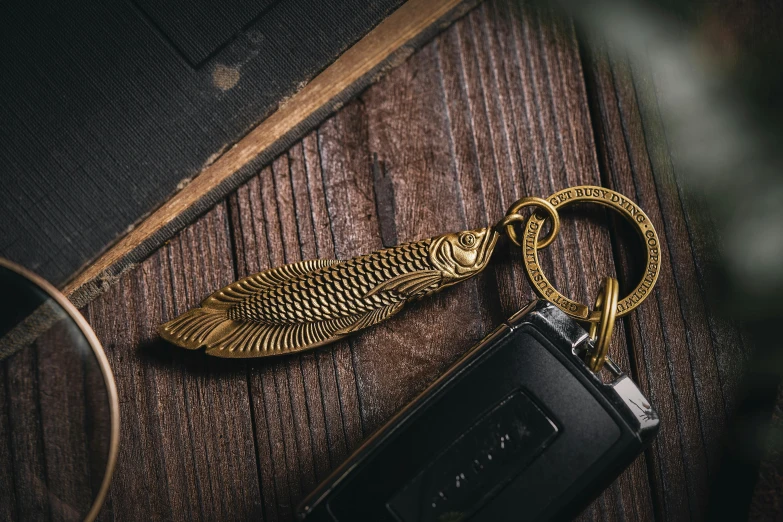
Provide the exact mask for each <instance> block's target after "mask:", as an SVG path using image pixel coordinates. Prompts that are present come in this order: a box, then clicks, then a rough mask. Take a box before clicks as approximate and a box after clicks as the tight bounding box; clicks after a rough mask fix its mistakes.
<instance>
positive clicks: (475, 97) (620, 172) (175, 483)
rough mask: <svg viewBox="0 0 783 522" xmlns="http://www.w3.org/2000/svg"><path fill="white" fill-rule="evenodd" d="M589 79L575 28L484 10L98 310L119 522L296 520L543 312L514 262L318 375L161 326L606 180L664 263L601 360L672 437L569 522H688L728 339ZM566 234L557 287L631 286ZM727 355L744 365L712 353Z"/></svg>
mask: <svg viewBox="0 0 783 522" xmlns="http://www.w3.org/2000/svg"><path fill="white" fill-rule="evenodd" d="M586 67H587V69H586V71H585V70H583V63H582V60H581V58H580V53H579V45H578V42H577V38H576V36H575V31H574V28H573V26H572V24H570V23H569V22H568V21H564V20H561V19H558V18H555V17H553V16H552V15H551V13H548V12H542V11H538V10H536V9H533V8H530V7H525V6H522V5H520V4H519V3H518V2H514V1H510V0H509V1H501V0H498V1H492V2H486V3H484V4H482V5H481V6H480V7H478V8H477V9H476V10H474V11H472V12H471V13H470V14H469V15H468V16H467V17H465V18H463V19H462V20H460V21H458V22H457V23H456V24H454V25H453V26H452V27H450V28H449V29H448V30H447V31H445V32H444V33H443V34H442V35H440V36H439V37H437V38H436V39H435V40H434V41H432V42H431V43H430V44H428V45H427V46H425V47H424V48H422V49H421V50H420V51H418V52H417V53H415V54H413V55H412V56H411V57H410V58H409V59H408V60H407V61H406V62H404V63H403V64H401V65H400V66H399V67H398V68H396V69H395V70H393V71H392V72H391V73H390V74H389V75H388V76H387V77H386V78H385V79H384V80H382V81H381V82H380V83H378V84H376V85H375V86H373V87H371V88H370V89H368V90H367V91H365V92H364V93H363V94H362V95H361V96H360V97H359V98H358V99H357V100H355V101H353V102H351V103H349V104H347V105H346V106H345V107H343V108H342V109H341V110H340V111H339V112H337V113H336V114H335V115H334V116H333V117H331V118H330V119H329V120H327V121H326V122H324V123H323V125H321V126H320V128H318V129H317V131H315V132H312V133H310V134H309V135H307V136H306V137H305V138H304V139H303V140H302V141H301V142H298V143H296V144H294V145H293V146H292V147H291V148H290V150H288V151H287V152H286V153H285V154H283V155H281V156H280V157H279V158H277V159H276V160H275V161H274V162H273V163H272V164H271V165H270V166H268V167H266V168H264V169H263V170H261V171H260V172H259V173H258V174H257V175H256V176H254V177H253V178H252V179H251V180H250V181H248V182H247V183H245V184H244V185H242V186H241V187H240V188H239V189H238V190H237V191H236V192H235V193H234V194H232V195H230V196H229V197H228V198H227V200H226V201H225V202H221V203H220V204H219V205H218V206H216V207H215V208H214V209H213V210H212V211H210V212H209V213H208V214H207V215H205V216H204V217H203V218H202V219H200V220H199V221H198V222H196V223H194V224H193V225H191V226H189V227H188V228H187V229H186V230H185V231H183V232H182V233H181V234H180V235H179V236H178V237H177V238H175V239H174V240H172V241H171V242H170V243H169V244H168V245H166V246H165V247H163V248H161V249H160V250H159V251H157V252H156V253H154V254H153V255H152V256H151V257H150V258H148V259H147V260H146V261H144V262H143V263H142V264H141V266H140V267H139V268H138V269H137V270H135V271H133V272H130V273H127V274H124V275H123V276H122V277H120V282H119V284H118V285H116V286H114V287H113V288H111V289H110V291H109V292H108V293H107V294H105V295H103V296H101V297H99V298H98V299H97V300H96V301H94V302H93V303H92V304H90V305H89V306H88V307H87V315H88V318H89V320H90V321H91V323H92V324H93V326H94V328H95V330H96V332H97V334H98V336H99V338H100V339H101V340H102V341H103V342H104V344H105V345H106V348H107V352H108V353H109V357H110V360H111V363H112V365H113V367H114V369H115V373H116V375H117V379H118V388H119V392H120V400H121V404H122V408H123V411H122V419H123V439H122V446H121V450H120V458H119V465H118V469H117V475H116V477H115V480H114V483H113V485H112V490H111V495H110V505H109V506H108V508H107V509H108V510H110V511H111V514H112V515H113V516H114V517H115V518H121V519H124V518H127V519H139V518H155V519H180V518H184V519H223V518H238V519H242V518H249V517H255V518H263V520H273V521H287V520H292V514H293V510H294V507H295V504H296V503H297V502H298V501H299V500H300V499H301V498H302V496H303V495H305V494H306V493H307V492H308V491H310V490H311V489H312V488H313V487H314V485H315V484H316V483H317V482H318V480H320V479H321V478H323V477H324V476H325V475H326V474H327V473H328V471H329V470H330V469H333V468H334V467H335V466H337V465H338V464H339V463H340V462H341V461H342V460H343V459H344V458H345V457H346V456H347V455H348V453H349V452H350V451H351V450H353V449H354V448H356V447H357V446H358V445H359V444H360V442H361V440H362V439H363V438H364V437H366V436H367V435H368V434H369V433H370V432H371V431H372V430H373V429H375V428H376V427H377V426H378V425H380V424H381V423H382V422H383V421H384V420H386V419H387V418H388V417H389V416H390V415H391V414H393V412H394V411H396V410H397V409H398V408H399V407H400V406H402V405H403V404H404V403H405V402H406V401H408V400H410V399H411V398H412V397H413V396H414V395H415V394H416V392H417V391H419V390H421V389H422V388H424V387H425V386H426V385H427V384H428V383H429V382H431V381H432V380H433V379H434V378H435V377H436V376H437V375H438V374H439V373H440V372H441V371H442V370H443V369H444V368H445V367H446V366H447V365H448V364H449V363H450V362H451V361H453V360H454V358H456V357H457V356H458V355H459V354H461V353H463V352H464V351H465V350H466V349H468V348H469V347H470V346H471V345H472V344H474V343H475V342H476V341H477V340H479V339H480V338H481V337H482V336H483V335H484V334H486V333H487V332H488V331H490V330H491V329H492V328H493V327H494V326H495V325H496V324H497V323H498V322H499V321H501V320H502V319H503V318H504V317H507V316H508V315H510V314H512V313H513V312H515V311H516V310H518V309H519V308H520V307H521V306H523V305H524V304H525V303H526V302H527V301H528V300H529V299H530V298H532V297H533V293H532V291H531V289H530V286H529V284H528V283H527V281H526V279H525V277H524V275H523V272H522V270H521V253H520V252H519V251H518V249H515V248H512V247H511V246H510V245H507V244H505V245H500V246H499V247H498V253H497V254H496V258H495V259H494V260H493V262H492V264H491V266H490V267H489V268H488V269H487V270H486V271H485V273H483V274H482V275H480V276H478V277H476V278H475V279H473V280H471V281H470V282H467V283H464V284H462V285H459V286H457V287H454V288H452V289H450V290H448V291H446V292H444V293H442V294H440V295H438V296H436V297H434V298H431V299H428V300H426V301H423V302H421V303H418V304H415V305H413V306H411V307H409V308H408V309H406V310H405V311H404V312H402V313H401V314H400V315H399V316H396V317H394V318H392V319H391V320H390V321H388V322H386V323H384V324H381V325H379V326H377V327H374V328H372V329H369V330H367V331H365V332H362V333H360V334H359V335H355V336H352V337H351V338H349V339H348V340H346V341H342V342H340V343H337V344H334V345H331V346H327V347H324V348H320V349H317V350H315V351H312V352H309V353H304V354H299V355H293V356H287V357H282V358H279V359H271V360H250V361H234V360H230V361H224V360H217V359H212V358H208V357H206V356H204V355H203V354H201V353H193V352H185V351H183V350H179V349H176V348H174V347H170V346H167V345H165V344H164V343H162V342H160V341H159V340H157V339H156V337H155V335H154V328H155V326H156V325H157V324H159V323H160V322H162V321H164V320H167V319H169V318H172V317H173V316H175V315H176V314H178V313H180V312H182V311H184V310H185V309H186V308H188V307H190V306H192V305H194V304H196V303H197V302H198V301H199V300H200V299H202V298H203V297H205V296H206V295H207V294H208V293H209V292H210V291H211V290H214V289H216V288H218V287H220V286H221V285H223V284H225V283H227V282H228V281H230V280H232V279H234V278H236V277H240V276H243V275H246V274H249V273H252V272H255V271H258V270H263V269H265V268H268V267H272V266H277V265H281V264H283V263H289V262H293V261H297V260H300V259H308V258H314V257H322V258H347V257H351V256H353V255H357V254H360V253H365V252H369V251H371V250H374V249H377V248H380V247H382V246H384V245H385V246H389V245H392V244H396V243H398V242H402V241H408V240H413V239H417V238H422V237H427V236H431V235H434V234H439V233H443V232H446V231H451V230H459V229H463V228H467V227H479V226H485V225H486V224H488V223H492V222H494V221H496V220H497V219H499V218H500V217H501V216H502V215H503V213H504V212H505V209H506V208H507V207H508V206H509V205H510V204H511V203H512V202H513V201H514V200H516V199H517V198H519V197H522V196H525V195H546V194H549V193H551V192H553V191H555V190H558V189H561V188H563V187H566V186H570V185H576V184H586V183H589V184H601V182H602V180H603V181H604V182H605V183H607V184H608V185H610V186H612V187H614V188H616V189H617V190H620V191H621V192H624V193H626V194H628V195H629V196H631V197H633V198H634V199H635V200H637V201H638V202H639V203H640V205H641V206H642V207H643V208H644V209H645V210H646V211H648V212H649V214H650V216H651V218H652V220H653V222H654V223H655V225H656V227H657V228H658V229H659V232H660V233H661V238H662V240H664V241H665V242H667V243H668V245H666V246H665V249H664V251H663V254H664V259H665V265H664V268H663V271H662V276H661V282H660V283H659V287H658V289H657V290H656V292H655V294H654V296H653V298H651V299H649V300H648V301H647V302H646V303H645V304H644V305H642V307H641V308H640V310H639V311H638V312H635V313H634V314H632V315H631V316H630V318H629V319H628V320H627V321H623V322H622V323H621V324H619V325H618V328H617V330H616V334H615V338H614V339H613V343H612V347H611V354H612V357H613V358H614V359H615V360H616V361H617V362H618V364H619V365H620V366H621V367H622V368H624V369H627V370H629V371H632V372H633V374H634V376H635V377H636V379H637V380H638V381H639V382H640V384H641V385H642V387H643V389H644V390H645V391H646V392H648V393H649V394H650V395H651V398H652V399H653V400H654V403H655V405H656V406H657V407H658V409H659V410H660V411H661V413H662V416H663V419H664V422H665V424H664V429H663V432H662V433H661V436H660V438H659V439H658V442H657V443H656V445H655V446H654V447H653V449H652V450H651V451H650V452H649V453H648V454H647V455H645V456H643V457H641V458H640V459H637V461H636V462H634V464H633V465H632V466H631V467H630V468H629V470H627V471H626V472H625V473H624V474H623V475H622V476H621V477H620V478H619V479H618V481H616V483H615V484H613V485H612V486H611V487H610V488H609V489H608V490H607V491H606V492H605V493H604V494H603V495H602V496H601V497H600V498H599V499H598V500H597V501H596V502H595V503H594V504H593V505H592V506H591V507H590V508H589V509H588V510H587V511H586V512H585V513H584V514H583V515H582V516H581V519H582V520H653V519H654V518H656V517H655V515H656V514H657V515H658V518H659V519H661V520H679V519H683V518H688V517H694V518H699V516H700V514H701V513H702V511H701V510H702V509H703V507H704V502H705V501H706V487H707V484H708V479H709V475H710V473H712V471H713V469H714V465H715V462H716V459H717V456H718V455H719V452H720V444H721V437H722V429H723V423H724V422H725V419H726V416H727V412H728V411H729V410H730V408H731V404H732V402H731V401H732V399H733V394H734V393H735V388H736V385H737V381H736V379H737V372H738V371H739V370H738V369H737V368H738V366H739V363H741V361H742V358H743V354H744V348H743V345H742V342H741V341H742V340H741V338H740V337H739V336H738V335H737V334H736V331H735V330H734V329H733V328H731V327H730V325H724V324H723V323H719V322H718V320H717V319H716V318H715V317H714V316H713V314H712V312H711V311H710V310H709V309H708V308H707V307H706V305H705V301H704V297H703V291H702V289H701V288H700V286H699V281H700V278H701V275H702V273H701V271H702V267H703V263H704V261H703V259H702V257H701V256H702V254H703V252H702V253H700V252H701V250H699V248H700V247H696V248H694V249H693V250H689V249H686V248H683V247H682V245H688V244H690V243H689V241H690V239H691V238H692V237H693V236H694V235H695V233H694V231H693V230H692V229H691V228H690V227H692V226H693V225H692V223H691V221H689V220H688V219H687V217H688V216H689V214H687V212H686V210H685V207H686V206H687V205H683V204H682V202H681V200H680V196H679V193H678V192H677V191H676V190H674V191H673V190H672V186H674V187H676V183H674V182H673V181H672V180H671V173H668V174H667V171H666V168H665V165H664V164H661V163H656V162H660V159H657V160H656V159H653V160H650V159H649V157H648V156H654V154H653V152H654V151H651V150H650V148H651V143H652V144H653V145H655V144H657V143H658V142H657V141H655V139H653V138H651V137H650V136H651V134H649V133H650V132H651V129H652V128H651V127H650V122H649V121H648V120H647V119H646V118H647V115H646V113H644V112H643V111H640V110H639V109H638V107H637V104H638V101H637V100H636V98H635V96H636V94H635V92H636V89H637V85H636V84H635V83H634V79H635V78H636V77H635V76H633V74H634V71H630V70H628V68H627V66H626V67H625V68H624V69H623V66H622V64H621V63H615V62H612V61H610V60H609V59H608V58H607V57H606V56H605V55H604V54H600V53H598V54H595V55H591V56H590V61H589V62H587V66H586ZM624 71H625V72H624ZM585 73H587V77H588V79H589V82H588V84H587V86H586V85H585V81H584V79H585ZM622 74H626V75H627V77H628V78H630V79H629V80H622V78H623V76H622ZM618 78H620V80H618ZM588 93H589V96H588ZM590 103H592V104H594V105H595V111H594V112H593V115H592V117H591V113H590V111H589V110H588V107H589V104H590ZM594 136H595V137H594ZM596 139H597V142H598V147H596ZM651 140H653V141H652V142H651ZM656 157H657V158H660V157H661V156H660V155H658V156H656ZM599 160H600V161H599ZM599 165H600V169H599ZM667 176H668V177H667ZM563 217H564V226H563V229H562V232H561V235H560V237H559V238H558V239H557V241H556V242H555V243H554V244H553V245H552V246H551V247H550V248H548V249H547V250H546V251H544V252H543V253H542V263H543V266H544V268H545V269H546V270H547V271H548V273H549V274H550V275H551V279H552V281H553V282H554V284H555V285H556V286H558V287H559V288H561V289H562V290H563V291H564V292H565V293H566V294H568V295H570V296H573V297H574V298H576V299H578V300H581V301H584V302H592V300H593V298H594V296H595V293H596V291H597V288H598V286H599V284H600V282H601V279H602V277H603V276H604V275H606V274H614V273H616V270H615V263H616V262H617V263H619V266H620V267H621V269H620V270H619V275H620V277H621V278H622V279H623V280H624V283H625V286H627V283H628V281H629V279H630V278H631V277H633V275H634V263H633V262H632V259H630V258H629V256H628V255H627V254H626V249H625V247H624V244H625V243H624V242H625V241H626V239H627V238H626V237H625V236H624V230H623V228H622V227H620V226H619V225H618V224H616V223H615V222H614V221H613V219H612V218H611V217H608V216H607V215H606V213H605V212H603V211H601V210H595V209H590V208H585V209H581V210H578V211H574V212H568V213H566V214H564V216H563ZM630 240H633V238H631V239H630ZM705 255H706V254H705ZM625 286H624V287H623V288H625ZM721 340H723V341H721ZM726 340H732V341H736V344H733V345H732V346H731V347H728V348H727V349H725V350H724V349H719V345H720V346H722V345H721V344H720V343H722V342H728V341H726ZM719 341H720V342H719Z"/></svg>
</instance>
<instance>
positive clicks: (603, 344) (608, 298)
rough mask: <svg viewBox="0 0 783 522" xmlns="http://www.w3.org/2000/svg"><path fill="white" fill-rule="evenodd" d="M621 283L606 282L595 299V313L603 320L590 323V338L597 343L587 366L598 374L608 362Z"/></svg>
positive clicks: (607, 279)
mask: <svg viewBox="0 0 783 522" xmlns="http://www.w3.org/2000/svg"><path fill="white" fill-rule="evenodd" d="M619 290H620V283H618V282H617V279H615V278H614V277H607V278H606V279H605V280H604V285H603V288H601V291H600V292H599V293H598V297H596V299H595V306H594V308H595V311H596V312H600V314H601V318H600V319H599V320H598V322H597V323H590V332H589V333H590V338H591V339H592V340H593V341H594V342H595V348H594V350H593V353H592V354H588V359H587V366H588V367H589V368H590V369H591V370H592V371H593V372H598V371H599V370H600V369H601V368H603V366H604V363H605V362H606V356H607V354H608V353H609V342H610V341H611V340H612V332H613V331H614V323H615V321H616V320H617V297H618V294H619ZM596 334H597V335H596Z"/></svg>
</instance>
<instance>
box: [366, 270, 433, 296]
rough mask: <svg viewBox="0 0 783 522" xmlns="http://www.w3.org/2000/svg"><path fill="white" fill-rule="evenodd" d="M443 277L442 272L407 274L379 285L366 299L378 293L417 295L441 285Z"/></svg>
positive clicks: (424, 271) (431, 271)
mask: <svg viewBox="0 0 783 522" xmlns="http://www.w3.org/2000/svg"><path fill="white" fill-rule="evenodd" d="M442 279H443V275H442V274H441V272H440V270H418V271H416V272H409V273H407V274H400V275H398V276H397V277H393V278H391V279H389V280H388V281H386V282H384V283H381V284H379V285H378V286H376V287H375V288H373V289H372V290H370V291H369V292H367V295H366V296H365V297H369V296H371V295H373V294H377V293H378V292H385V291H389V290H393V291H395V292H397V293H399V294H402V295H404V296H406V297H409V296H413V295H416V294H417V293H419V292H420V291H421V290H424V289H425V288H429V287H430V286H432V285H434V284H437V283H440V282H441V280H442Z"/></svg>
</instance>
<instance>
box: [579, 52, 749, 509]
mask: <svg viewBox="0 0 783 522" xmlns="http://www.w3.org/2000/svg"><path fill="white" fill-rule="evenodd" d="M610 56H612V57H610ZM588 78H589V85H590V88H591V92H592V93H593V98H594V100H593V101H594V102H595V105H594V107H595V120H596V121H595V128H596V134H597V135H598V141H599V144H600V150H601V156H602V166H603V168H604V169H605V172H606V181H607V184H608V186H610V187H612V188H613V189H615V190H617V191H619V192H622V193H624V194H627V195H629V196H630V197H632V198H633V199H634V200H635V201H637V202H638V203H639V205H640V206H641V207H642V208H644V209H645V211H646V212H647V214H648V215H649V216H650V218H651V220H652V221H653V222H654V223H655V224H656V227H657V228H658V232H659V234H660V238H661V243H662V244H661V258H662V259H663V260H664V261H663V262H664V263H665V265H664V266H666V267H667V268H666V269H664V270H662V271H661V275H660V277H659V279H658V284H657V286H656V288H655V290H654V293H653V296H652V298H651V299H650V302H649V304H648V303H645V305H643V307H642V310H641V312H640V313H637V314H633V315H632V316H630V317H629V319H628V321H627V322H628V325H629V332H630V335H629V339H630V341H631V344H632V346H633V349H634V352H635V353H634V360H635V376H636V378H637V380H638V381H639V382H640V384H641V386H642V388H643V389H644V390H645V391H646V392H647V393H649V397H650V399H651V400H652V401H653V403H654V404H656V405H657V406H658V409H659V411H660V413H661V417H662V429H661V433H660V435H659V436H658V439H657V441H656V442H655V443H654V445H653V448H652V450H651V451H650V454H649V456H650V459H651V462H650V468H651V479H652V481H653V490H654V491H655V493H656V498H655V502H656V512H657V513H658V514H659V516H660V517H661V518H662V519H664V520H681V519H685V518H697V519H698V518H702V517H704V515H705V509H706V502H707V500H708V489H709V486H710V483H711V478H712V477H713V476H714V474H715V473H716V471H717V468H718V465H719V458H720V456H721V453H722V451H721V450H722V445H723V443H724V442H725V437H726V435H727V433H726V429H727V421H728V419H729V415H730V414H731V412H732V410H733V406H734V402H733V401H734V400H735V399H736V397H737V392H738V386H739V381H740V378H741V371H742V368H743V363H744V361H745V358H746V347H745V343H744V340H743V339H742V336H741V335H740V333H739V331H738V330H737V328H736V326H735V325H732V324H730V323H728V322H727V321H725V320H723V319H721V318H720V317H719V316H717V315H716V314H715V313H714V311H713V310H710V308H709V306H708V304H707V302H706V296H705V289H704V288H703V286H702V283H701V282H702V281H705V280H709V278H708V277H707V276H706V275H705V273H706V272H708V270H707V264H708V263H710V262H711V254H708V253H707V251H708V249H707V248H706V247H704V248H702V247H703V246H704V243H705V241H707V240H705V239H699V237H701V236H704V235H709V234H710V232H709V231H708V230H701V231H695V230H694V229H693V228H692V225H691V223H692V222H694V221H703V219H704V218H703V212H704V209H703V208H701V207H699V206H696V205H694V204H693V202H692V201H691V202H687V201H684V200H683V199H682V198H681V194H680V192H679V189H678V186H679V183H678V180H677V179H676V173H675V172H674V171H673V166H672V164H671V160H670V156H669V151H668V148H667V143H666V139H665V135H664V133H663V128H662V123H661V122H660V119H659V116H658V114H657V109H656V103H657V102H656V100H655V93H654V90H653V85H654V79H652V78H651V77H650V76H649V74H648V73H647V72H646V71H644V70H643V69H640V68H639V66H638V65H635V66H631V65H630V64H629V63H628V62H627V60H625V59H623V58H617V57H616V54H615V55H610V54H608V53H607V50H606V49H605V48H603V47H601V46H593V47H592V49H591V52H590V60H589V74H588ZM626 232H627V231H626ZM617 239H618V244H617V245H616V251H617V252H618V255H619V258H620V259H621V265H622V266H623V274H622V275H623V279H624V280H626V281H627V280H629V279H632V278H633V277H636V274H634V272H633V270H632V268H633V263H632V260H631V259H630V258H629V256H628V255H627V252H628V248H627V247H626V245H629V244H633V242H634V241H638V239H637V238H636V237H634V236H633V235H629V234H628V233H623V231H622V230H619V231H617ZM696 243H698V244H701V245H702V247H700V248H694V247H693V245H694V244H696Z"/></svg>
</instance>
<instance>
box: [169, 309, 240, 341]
mask: <svg viewBox="0 0 783 522" xmlns="http://www.w3.org/2000/svg"><path fill="white" fill-rule="evenodd" d="M231 322H233V321H232V320H231V319H229V318H228V314H227V312H226V309H225V307H213V306H209V304H206V305H202V306H200V307H198V308H194V309H193V310H190V311H188V312H185V313H184V314H182V315H180V316H179V317H177V318H176V319H172V320H171V321H169V322H167V323H164V324H162V325H160V326H159V327H158V333H160V336H161V337H162V338H164V339H165V340H167V341H169V342H170V343H174V344H176V345H177V346H181V347H183V348H188V349H190V350H195V349H197V348H200V347H201V346H204V345H205V344H207V339H208V337H209V336H210V335H211V334H213V333H214V332H215V331H216V330H220V329H221V328H220V327H221V326H224V325H225V323H231Z"/></svg>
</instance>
